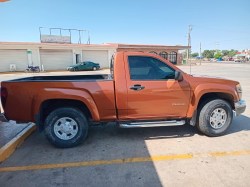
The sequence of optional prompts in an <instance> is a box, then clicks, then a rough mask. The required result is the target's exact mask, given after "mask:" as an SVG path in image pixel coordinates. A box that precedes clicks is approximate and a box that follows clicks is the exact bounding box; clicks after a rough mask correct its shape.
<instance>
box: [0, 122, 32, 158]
mask: <svg viewBox="0 0 250 187" xmlns="http://www.w3.org/2000/svg"><path fill="white" fill-rule="evenodd" d="M35 130H36V125H35V124H34V123H29V125H28V126H27V127H25V128H24V129H23V130H22V131H21V132H20V133H18V134H17V135H16V136H15V137H14V138H13V139H12V140H11V141H9V142H8V143H7V144H5V145H4V146H3V147H1V149H0V163H1V162H3V161H5V160H6V159H7V158H9V157H10V156H11V155H12V153H14V151H15V150H16V148H17V147H18V146H20V145H21V144H22V143H23V142H24V140H25V139H26V138H27V137H28V136H29V135H31V134H32V133H33V132H34V131H35Z"/></svg>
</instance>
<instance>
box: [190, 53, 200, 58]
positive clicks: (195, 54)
mask: <svg viewBox="0 0 250 187" xmlns="http://www.w3.org/2000/svg"><path fill="white" fill-rule="evenodd" d="M191 56H192V57H193V58H195V57H197V56H199V53H192V54H191Z"/></svg>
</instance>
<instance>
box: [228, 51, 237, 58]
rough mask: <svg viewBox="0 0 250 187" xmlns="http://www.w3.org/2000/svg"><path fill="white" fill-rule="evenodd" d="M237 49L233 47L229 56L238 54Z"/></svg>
mask: <svg viewBox="0 0 250 187" xmlns="http://www.w3.org/2000/svg"><path fill="white" fill-rule="evenodd" d="M237 52H238V51H237V50H234V49H231V50H230V51H229V52H228V56H229V57H233V56H234V55H236V54H237Z"/></svg>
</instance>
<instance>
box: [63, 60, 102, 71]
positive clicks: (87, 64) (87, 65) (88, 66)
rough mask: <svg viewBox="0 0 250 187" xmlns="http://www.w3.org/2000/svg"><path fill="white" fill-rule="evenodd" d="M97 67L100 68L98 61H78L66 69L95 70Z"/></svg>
mask: <svg viewBox="0 0 250 187" xmlns="http://www.w3.org/2000/svg"><path fill="white" fill-rule="evenodd" d="M98 69H100V65H99V64H98V63H94V62H91V61H84V62H80V63H78V64H76V65H72V66H69V67H68V68H67V70H69V71H83V70H93V71H96V70H98Z"/></svg>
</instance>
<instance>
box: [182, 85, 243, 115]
mask: <svg viewBox="0 0 250 187" xmlns="http://www.w3.org/2000/svg"><path fill="white" fill-rule="evenodd" d="M208 93H219V94H226V95H228V96H230V97H231V98H233V100H234V101H236V100H237V99H238V98H237V93H236V90H235V89H234V88H233V87H232V86H230V85H221V84H215V83H207V84H201V85H198V86H197V87H196V88H195V89H194V90H193V94H192V97H191V101H190V105H189V109H188V113H187V117H188V118H191V117H192V116H193V113H194V112H195V111H196V110H197V107H198V105H199V102H200V99H201V97H202V96H204V95H205V94H208Z"/></svg>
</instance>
